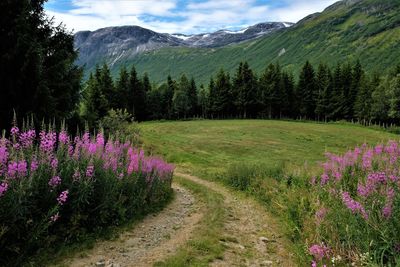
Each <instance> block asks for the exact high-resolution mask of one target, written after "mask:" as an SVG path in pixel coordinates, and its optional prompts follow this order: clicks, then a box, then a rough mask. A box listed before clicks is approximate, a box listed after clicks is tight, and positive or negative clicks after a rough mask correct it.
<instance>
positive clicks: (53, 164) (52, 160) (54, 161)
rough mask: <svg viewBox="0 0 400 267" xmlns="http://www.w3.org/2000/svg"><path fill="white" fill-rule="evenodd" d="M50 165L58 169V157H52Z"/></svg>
mask: <svg viewBox="0 0 400 267" xmlns="http://www.w3.org/2000/svg"><path fill="white" fill-rule="evenodd" d="M50 166H51V168H52V169H54V170H56V169H57V167H58V159H56V158H53V159H51V161H50Z"/></svg>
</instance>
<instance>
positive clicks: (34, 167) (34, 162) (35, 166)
mask: <svg viewBox="0 0 400 267" xmlns="http://www.w3.org/2000/svg"><path fill="white" fill-rule="evenodd" d="M38 168H39V163H38V162H37V160H36V159H35V158H34V159H32V161H31V168H30V169H31V172H35V171H36V170H37V169H38Z"/></svg>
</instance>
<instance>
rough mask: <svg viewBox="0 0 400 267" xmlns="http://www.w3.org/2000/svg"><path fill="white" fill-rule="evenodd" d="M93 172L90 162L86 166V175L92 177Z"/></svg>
mask: <svg viewBox="0 0 400 267" xmlns="http://www.w3.org/2000/svg"><path fill="white" fill-rule="evenodd" d="M93 174H94V166H93V164H90V165H89V166H87V169H86V177H88V178H92V177H93Z"/></svg>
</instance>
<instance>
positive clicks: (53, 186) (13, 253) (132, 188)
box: [0, 126, 174, 266]
mask: <svg viewBox="0 0 400 267" xmlns="http://www.w3.org/2000/svg"><path fill="white" fill-rule="evenodd" d="M173 170H174V166H172V165H170V164H168V163H166V162H164V161H163V160H162V159H160V158H157V157H148V156H145V153H144V151H143V150H140V149H136V148H134V147H132V146H131V145H130V143H128V142H127V143H121V142H120V141H119V140H113V139H112V138H110V139H109V140H105V138H104V136H103V134H102V132H99V133H98V134H97V135H94V136H91V135H90V134H89V132H85V133H84V134H83V135H82V136H76V137H75V138H72V137H71V136H69V135H68V133H67V132H66V131H65V130H64V129H63V130H61V132H60V133H58V134H57V133H56V131H54V129H52V128H49V129H48V130H42V131H40V132H39V134H38V135H36V132H35V130H33V129H25V130H21V129H19V128H18V127H17V126H14V127H13V128H12V129H11V136H10V138H5V136H4V135H3V137H2V138H0V210H1V211H2V212H1V213H0V247H1V248H2V249H1V250H0V256H1V257H0V265H1V266H3V265H20V264H22V262H23V261H24V260H26V257H29V256H31V255H32V254H34V253H35V251H37V250H39V249H43V246H47V247H53V246H55V244H57V241H61V240H62V242H63V243H68V242H75V241H77V240H79V239H80V238H81V237H82V236H84V235H85V234H89V233H96V231H97V232H99V231H100V230H101V229H102V228H106V227H109V226H113V225H120V224H122V223H124V222H127V221H129V220H132V219H134V218H136V217H139V216H141V215H143V214H144V213H146V212H149V211H151V210H152V209H154V208H157V207H158V206H160V205H162V204H163V203H164V202H165V201H167V200H168V199H169V197H170V196H171V181H172V176H173ZM10 263H12V264H10Z"/></svg>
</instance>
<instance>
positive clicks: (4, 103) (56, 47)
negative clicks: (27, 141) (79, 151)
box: [0, 0, 82, 129]
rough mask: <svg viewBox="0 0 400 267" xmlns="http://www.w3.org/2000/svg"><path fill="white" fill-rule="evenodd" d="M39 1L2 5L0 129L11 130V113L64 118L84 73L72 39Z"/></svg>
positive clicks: (10, 0)
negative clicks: (55, 24)
mask: <svg viewBox="0 0 400 267" xmlns="http://www.w3.org/2000/svg"><path fill="white" fill-rule="evenodd" d="M44 2H45V1H43V0H37V1H29V0H20V1H14V0H4V1H0V14H1V15H0V25H1V30H0V40H1V45H0V85H1V86H0V95H1V97H0V128H1V129H2V128H9V125H10V123H11V120H12V116H13V110H15V111H16V113H17V116H18V117H19V118H21V117H24V116H27V115H28V114H34V115H36V118H37V119H38V120H41V119H42V118H44V117H46V118H55V119H57V120H61V119H64V118H66V119H68V118H70V117H71V116H72V115H73V112H74V110H75V109H76V107H77V102H78V100H79V97H80V95H79V91H80V88H81V84H80V83H81V76H82V70H81V69H80V68H78V67H77V66H76V65H75V59H76V57H77V52H76V51H75V49H74V37H73V35H72V34H71V33H70V32H67V31H66V29H65V28H64V26H62V25H59V26H54V25H53V23H52V21H51V20H49V19H48V18H47V17H46V15H45V12H44V9H43V5H44Z"/></svg>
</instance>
